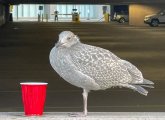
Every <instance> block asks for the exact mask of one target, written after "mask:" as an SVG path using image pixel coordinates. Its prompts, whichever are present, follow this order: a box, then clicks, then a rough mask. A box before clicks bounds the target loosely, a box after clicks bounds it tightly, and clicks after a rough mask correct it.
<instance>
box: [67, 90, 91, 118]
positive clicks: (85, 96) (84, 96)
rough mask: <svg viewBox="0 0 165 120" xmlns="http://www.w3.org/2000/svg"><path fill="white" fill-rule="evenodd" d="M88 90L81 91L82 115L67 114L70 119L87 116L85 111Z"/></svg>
mask: <svg viewBox="0 0 165 120" xmlns="http://www.w3.org/2000/svg"><path fill="white" fill-rule="evenodd" d="M88 92H89V91H88V90H86V89H83V93H82V95H83V105H84V106H83V107H84V108H83V109H84V111H83V113H71V114H69V115H70V116H71V117H85V116H87V113H88V110H87V98H88Z"/></svg>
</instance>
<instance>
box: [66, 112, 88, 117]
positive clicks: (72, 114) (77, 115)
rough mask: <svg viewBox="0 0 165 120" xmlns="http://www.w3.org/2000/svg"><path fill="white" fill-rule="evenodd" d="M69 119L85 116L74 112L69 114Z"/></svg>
mask: <svg viewBox="0 0 165 120" xmlns="http://www.w3.org/2000/svg"><path fill="white" fill-rule="evenodd" d="M69 116H70V117H86V116H87V115H85V114H84V113H83V112H80V113H78V112H75V113H69Z"/></svg>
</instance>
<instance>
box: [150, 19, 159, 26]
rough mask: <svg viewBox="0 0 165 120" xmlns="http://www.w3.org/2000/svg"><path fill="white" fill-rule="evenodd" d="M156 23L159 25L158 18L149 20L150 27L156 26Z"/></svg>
mask: <svg viewBox="0 0 165 120" xmlns="http://www.w3.org/2000/svg"><path fill="white" fill-rule="evenodd" d="M158 25H159V21H158V20H156V19H154V20H152V22H151V26H152V27H157V26H158Z"/></svg>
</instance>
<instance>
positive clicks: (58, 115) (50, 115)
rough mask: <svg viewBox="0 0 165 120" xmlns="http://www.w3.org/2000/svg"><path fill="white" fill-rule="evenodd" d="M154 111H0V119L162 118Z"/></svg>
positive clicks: (162, 114) (106, 119) (142, 119)
mask: <svg viewBox="0 0 165 120" xmlns="http://www.w3.org/2000/svg"><path fill="white" fill-rule="evenodd" d="M164 119H165V113H156V112H152V113H150V112H143V113H141V112H129V113H128V112H90V113H89V114H88V115H87V116H85V117H80V116H77V117H71V116H69V113H66V112H46V113H44V114H43V115H42V116H25V115H24V113H23V112H5V113H4V112H0V120H164Z"/></svg>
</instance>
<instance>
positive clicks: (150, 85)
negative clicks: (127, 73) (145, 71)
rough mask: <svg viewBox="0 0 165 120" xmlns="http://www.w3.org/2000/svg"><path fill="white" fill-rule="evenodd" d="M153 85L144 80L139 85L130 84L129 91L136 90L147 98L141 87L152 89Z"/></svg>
mask: <svg viewBox="0 0 165 120" xmlns="http://www.w3.org/2000/svg"><path fill="white" fill-rule="evenodd" d="M153 85H154V83H153V82H152V81H150V80H146V79H144V80H143V83H141V84H131V89H133V90H136V91H137V92H139V93H140V94H142V95H145V96H147V94H148V91H147V90H145V89H144V88H143V87H148V88H154V86H153Z"/></svg>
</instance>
